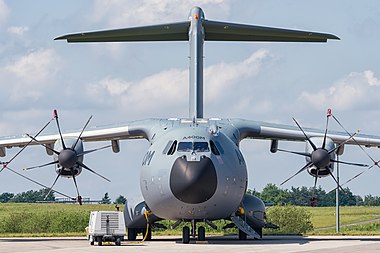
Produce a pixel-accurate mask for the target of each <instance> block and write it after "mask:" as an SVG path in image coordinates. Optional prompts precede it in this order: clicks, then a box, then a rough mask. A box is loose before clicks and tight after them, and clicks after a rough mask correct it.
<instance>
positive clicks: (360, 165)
mask: <svg viewBox="0 0 380 253" xmlns="http://www.w3.org/2000/svg"><path fill="white" fill-rule="evenodd" d="M330 161H332V162H334V163H341V164H347V165H353V166H359V167H369V165H368V164H362V163H351V162H343V161H338V160H333V159H331V160H330Z"/></svg>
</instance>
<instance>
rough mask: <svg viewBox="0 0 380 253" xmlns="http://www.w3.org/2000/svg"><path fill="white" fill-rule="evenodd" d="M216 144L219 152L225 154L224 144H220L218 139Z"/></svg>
mask: <svg viewBox="0 0 380 253" xmlns="http://www.w3.org/2000/svg"><path fill="white" fill-rule="evenodd" d="M215 146H216V147H217V148H218V150H219V152H220V153H221V154H224V149H223V147H222V145H220V143H219V142H218V141H215Z"/></svg>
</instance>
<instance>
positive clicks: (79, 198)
mask: <svg viewBox="0 0 380 253" xmlns="http://www.w3.org/2000/svg"><path fill="white" fill-rule="evenodd" d="M70 170H71V175H72V176H73V180H74V185H75V189H76V191H77V195H78V197H77V200H78V202H79V205H82V197H81V195H80V194H79V189H78V184H77V180H76V178H75V174H74V170H73V168H71V169H70Z"/></svg>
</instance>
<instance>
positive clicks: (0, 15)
mask: <svg viewBox="0 0 380 253" xmlns="http://www.w3.org/2000/svg"><path fill="white" fill-rule="evenodd" d="M8 16H9V8H8V6H7V5H6V4H5V3H4V1H3V0H0V25H2V24H3V23H4V22H5V21H6V20H7V18H8Z"/></svg>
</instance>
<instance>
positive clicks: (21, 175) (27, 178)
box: [6, 167, 75, 199]
mask: <svg viewBox="0 0 380 253" xmlns="http://www.w3.org/2000/svg"><path fill="white" fill-rule="evenodd" d="M6 168H7V169H8V170H9V171H11V172H13V173H15V174H16V175H19V176H20V177H23V178H25V179H26V180H29V181H30V182H33V183H35V184H37V185H39V186H42V187H43V188H47V189H48V188H49V187H48V186H46V185H44V184H41V183H39V182H37V181H35V180H33V179H31V178H29V177H27V176H24V175H23V174H21V173H18V172H17V171H15V170H13V169H11V168H9V167H6ZM52 191H53V192H55V193H58V194H60V195H62V196H64V197H66V198H70V199H75V198H73V197H70V196H68V195H66V194H64V193H62V192H59V191H56V190H52Z"/></svg>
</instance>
